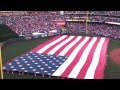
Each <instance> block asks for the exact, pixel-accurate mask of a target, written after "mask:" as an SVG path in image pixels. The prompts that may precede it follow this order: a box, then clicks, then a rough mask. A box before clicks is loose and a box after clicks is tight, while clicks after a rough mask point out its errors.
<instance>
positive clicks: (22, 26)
mask: <svg viewBox="0 0 120 90" xmlns="http://www.w3.org/2000/svg"><path fill="white" fill-rule="evenodd" d="M66 12H67V13H69V11H65V13H66ZM70 12H72V13H77V14H78V13H86V11H70ZM89 12H90V13H96V14H97V13H99V14H100V13H105V14H110V15H112V14H116V13H118V14H119V15H120V12H119V11H104V12H103V11H93V12H92V11H89ZM118 14H116V15H118ZM81 18H82V19H84V20H85V19H86V15H68V14H65V15H60V14H59V13H58V12H56V11H53V12H50V11H46V12H29V15H10V16H9V17H8V16H1V17H0V24H6V25H8V26H9V27H10V28H11V29H12V30H13V31H15V32H16V33H17V34H19V35H21V34H26V33H34V32H49V31H52V30H61V29H62V27H61V26H59V25H57V24H56V23H55V22H54V20H67V19H81ZM89 19H90V20H91V21H103V22H105V21H111V22H120V18H118V17H107V16H94V15H93V16H92V15H90V16H89ZM66 28H67V30H68V32H69V33H75V32H76V33H77V32H85V28H86V26H85V23H80V22H79V23H74V22H67V23H66ZM88 30H89V33H94V34H98V35H103V36H109V37H112V38H114V39H120V26H115V25H114V26H110V25H106V24H99V23H89V24H88Z"/></svg>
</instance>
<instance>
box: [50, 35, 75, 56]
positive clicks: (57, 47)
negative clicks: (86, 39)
mask: <svg viewBox="0 0 120 90" xmlns="http://www.w3.org/2000/svg"><path fill="white" fill-rule="evenodd" d="M74 37H75V36H70V37H69V38H68V39H66V40H65V41H63V42H62V43H60V44H58V45H57V46H56V47H54V48H53V49H52V50H51V51H50V52H49V53H48V54H54V53H55V52H56V51H57V50H58V49H59V48H61V47H62V46H63V45H65V44H66V43H67V42H69V41H70V40H71V39H72V38H74Z"/></svg>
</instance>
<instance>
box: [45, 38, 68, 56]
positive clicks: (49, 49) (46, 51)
mask: <svg viewBox="0 0 120 90" xmlns="http://www.w3.org/2000/svg"><path fill="white" fill-rule="evenodd" d="M69 37H70V36H67V37H65V38H64V39H62V40H61V41H59V42H57V43H56V44H54V45H53V46H51V47H49V48H48V49H47V50H45V51H44V52H43V53H44V54H47V53H49V52H50V51H51V50H52V49H53V48H54V47H55V46H57V45H58V44H60V43H62V42H63V41H65V40H66V39H68V38H69Z"/></svg>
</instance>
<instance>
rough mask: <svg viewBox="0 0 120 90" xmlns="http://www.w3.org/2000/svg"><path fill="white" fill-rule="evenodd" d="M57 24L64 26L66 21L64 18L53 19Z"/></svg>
mask: <svg viewBox="0 0 120 90" xmlns="http://www.w3.org/2000/svg"><path fill="white" fill-rule="evenodd" d="M54 22H55V23H56V24H57V25H60V26H65V24H66V21H65V20H56V21H54Z"/></svg>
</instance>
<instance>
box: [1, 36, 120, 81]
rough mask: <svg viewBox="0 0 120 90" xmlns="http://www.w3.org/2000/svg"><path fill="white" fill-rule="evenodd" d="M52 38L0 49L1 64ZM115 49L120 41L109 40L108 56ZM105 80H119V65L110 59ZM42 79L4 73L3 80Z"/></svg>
mask: <svg viewBox="0 0 120 90" xmlns="http://www.w3.org/2000/svg"><path fill="white" fill-rule="evenodd" d="M51 38H53V37H46V38H42V39H36V40H28V41H24V42H16V43H13V44H10V45H9V46H7V47H5V48H3V49H2V58H3V64H5V63H6V62H7V61H9V60H11V59H13V58H15V57H16V56H19V55H21V54H23V53H25V52H27V51H29V50H30V49H32V48H34V47H36V46H37V45H39V44H41V43H43V42H45V41H47V40H49V39H51ZM116 48H120V41H118V40H111V41H110V43H109V47H108V55H109V53H110V52H111V51H112V50H113V49H116ZM104 73H105V77H104V78H105V79H118V78H119V79H120V65H118V64H116V63H114V62H113V61H112V60H111V59H110V57H108V59H107V66H106V68H105V72H104ZM38 78H39V79H42V78H43V77H41V76H36V77H35V76H34V75H18V74H15V73H14V74H10V73H9V74H7V73H6V72H4V79H38Z"/></svg>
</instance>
